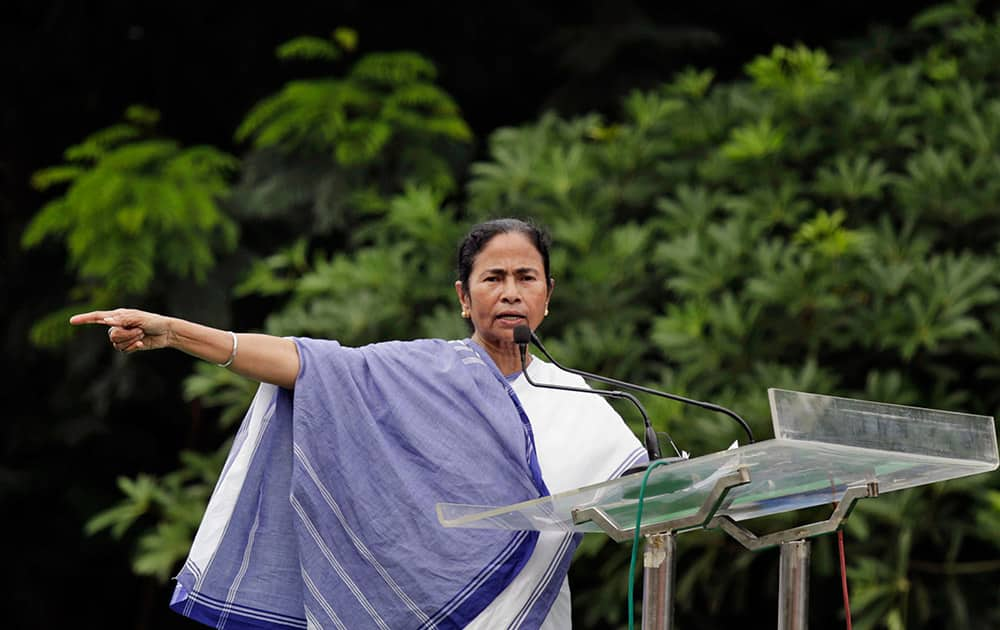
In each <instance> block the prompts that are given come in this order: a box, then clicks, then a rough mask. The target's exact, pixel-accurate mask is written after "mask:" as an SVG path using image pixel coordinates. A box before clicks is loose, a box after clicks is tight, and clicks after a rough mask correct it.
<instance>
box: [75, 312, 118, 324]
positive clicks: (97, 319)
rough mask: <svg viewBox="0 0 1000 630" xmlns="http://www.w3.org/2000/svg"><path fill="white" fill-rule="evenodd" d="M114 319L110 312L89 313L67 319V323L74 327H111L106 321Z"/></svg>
mask: <svg viewBox="0 0 1000 630" xmlns="http://www.w3.org/2000/svg"><path fill="white" fill-rule="evenodd" d="M113 317H114V313H113V312H112V311H90V312H89V313H79V314H77V315H74V316H73V317H70V318H69V323H70V324H72V325H74V326H80V325H81V324H105V325H108V326H110V325H112V324H111V323H109V322H108V319H111V318H113Z"/></svg>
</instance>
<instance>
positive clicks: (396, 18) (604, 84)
mask: <svg viewBox="0 0 1000 630" xmlns="http://www.w3.org/2000/svg"><path fill="white" fill-rule="evenodd" d="M932 4H933V3H931V2H902V3H900V2H897V3H892V2H877V1H871V0H869V1H867V2H855V1H848V2H843V1H842V2H815V3H807V2H774V1H762V2H731V3H726V2H704V1H703V2H697V3H691V2H689V3H683V4H680V3H672V2H666V1H662V2H648V1H647V2H611V1H603V2H592V3H541V2H506V3H475V2H462V3H459V2H409V3H399V4H398V5H397V4H393V3H387V2H359V1H354V0H351V1H341V2H327V3H305V2H280V3H270V4H266V5H256V6H255V5H254V4H253V3H235V2H211V1H206V2H191V1H180V2H173V3H137V2H125V1H122V0H117V1H108V2H90V3H86V2H76V1H70V0H66V1H62V2H47V3H46V2H43V3H34V2H28V1H26V0H16V1H14V2H8V3H5V7H4V13H5V14H6V17H5V19H3V20H2V24H0V46H2V47H3V50H2V52H0V69H2V73H0V76H2V78H3V81H2V85H3V88H2V94H3V96H2V97H0V138H2V140H0V216H2V220H3V230H4V237H5V238H4V248H3V252H2V255H3V261H2V266H0V323H2V325H3V331H4V332H3V334H4V341H5V343H6V359H7V365H8V368H9V370H8V374H9V375H8V377H7V378H6V379H5V381H4V386H3V387H4V389H5V392H4V395H3V398H4V402H5V403H6V404H5V407H6V408H7V409H6V411H7V418H6V419H5V420H3V421H0V422H2V424H0V438H2V441H0V513H2V514H3V515H4V520H5V522H6V523H7V524H8V526H11V525H13V531H10V532H8V533H7V535H5V536H4V537H3V540H4V548H5V550H6V553H5V556H6V559H7V563H6V570H5V572H4V573H5V575H6V577H5V579H6V580H9V581H11V584H10V585H9V586H7V587H4V596H3V600H4V601H5V604H6V605H5V606H4V607H3V608H5V609H8V610H9V611H11V612H13V614H12V615H5V616H4V617H5V621H4V622H3V625H4V627H13V628H19V627H26V628H27V627H39V628H43V627H91V626H94V625H99V626H100V627H109V628H110V627H139V628H165V627H193V626H194V624H193V623H192V622H188V621H186V620H184V619H182V618H180V617H178V616H176V615H172V614H171V613H169V612H166V609H165V605H166V600H167V598H168V597H169V592H170V586H169V585H167V586H165V587H164V586H160V585H158V584H156V583H154V582H152V581H147V580H139V579H137V578H135V577H133V576H132V574H131V572H130V569H129V556H128V549H129V547H128V544H131V541H130V542H129V543H127V544H123V543H121V542H116V541H114V540H112V539H111V537H110V536H108V535H107V534H106V533H102V534H99V535H97V536H95V537H85V536H84V534H83V532H82V524H83V522H84V521H85V520H86V518H87V517H88V516H89V515H91V514H92V513H93V512H94V511H96V510H99V509H103V508H106V507H107V506H109V505H110V504H111V503H113V502H114V501H115V500H116V497H117V491H116V489H115V486H114V479H115V478H116V477H117V476H118V475H134V474H136V473H138V472H140V471H148V472H151V473H157V474H159V473H163V472H165V471H168V470H171V469H173V468H174V467H175V466H176V453H177V451H178V450H179V449H180V448H183V447H188V446H191V445H190V444H185V443H184V437H183V436H182V435H176V434H174V433H173V431H174V429H176V427H177V426H178V425H177V423H176V422H170V421H164V418H169V417H171V416H173V415H175V414H181V415H185V414H186V415H191V413H192V410H191V409H190V408H187V407H185V406H184V404H183V403H182V402H181V401H180V400H179V393H178V392H157V391H151V392H149V394H148V400H149V403H150V405H149V406H148V407H143V408H142V409H136V410H134V411H135V417H134V421H135V422H136V423H142V424H143V425H145V426H147V427H148V426H150V424H149V423H153V424H155V423H162V430H161V434H160V435H159V436H158V437H157V436H155V435H154V437H153V438H152V439H158V440H159V443H158V444H156V445H152V446H151V445H149V444H143V445H141V446H138V447H137V449H136V451H137V452H142V453H150V452H155V453H157V459H156V461H148V460H145V461H139V460H138V459H137V458H136V457H135V456H133V455H132V454H130V453H120V452H110V451H109V449H108V447H107V443H108V441H105V440H102V438H101V435H102V432H103V431H107V430H108V429H107V428H106V427H103V428H102V427H96V428H95V427H92V426H86V425H81V426H78V427H77V426H75V425H73V424H72V423H73V415H74V414H73V412H72V409H73V407H74V405H77V404H82V403H80V401H73V400H61V399H60V392H61V389H62V388H61V386H60V384H59V383H52V382H50V381H48V380H47V379H46V374H45V371H46V367H45V366H46V365H47V362H50V361H52V360H53V356H54V354H53V353H51V352H46V351H40V350H37V349H34V348H32V347H31V346H30V345H29V343H28V341H27V330H28V327H29V326H30V324H31V323H32V318H33V317H35V316H40V315H42V314H44V313H46V312H48V311H49V310H51V309H54V308H55V307H58V306H60V305H61V304H60V303H59V301H60V300H62V298H63V296H64V295H65V291H66V289H67V288H68V287H69V286H70V285H71V281H70V280H71V279H70V278H68V277H66V275H65V269H64V252H63V251H62V250H61V249H59V248H58V247H55V246H43V247H40V248H38V249H36V250H32V251H30V252H23V251H22V250H21V248H20V245H19V240H20V235H21V232H22V231H23V228H24V226H25V224H26V223H27V221H28V220H29V219H30V218H31V217H32V216H33V215H34V213H35V212H37V211H38V209H39V208H40V207H41V205H42V204H43V203H44V202H45V201H46V199H47V198H48V197H47V196H46V195H44V194H41V193H38V192H35V191H33V190H32V189H31V188H30V186H29V179H30V176H31V173H32V172H34V171H35V170H37V169H39V168H43V167H45V166H50V165H53V164H56V163H59V162H60V161H61V156H62V152H63V150H64V149H65V148H66V147H67V146H69V145H70V144H73V143H76V142H78V141H80V140H81V139H82V138H83V137H84V136H86V135H87V134H89V133H91V132H93V131H95V130H97V129H101V128H104V127H107V126H109V125H111V124H114V123H115V122H117V121H119V120H120V119H121V115H122V113H123V111H124V109H125V108H126V107H127V106H128V105H130V104H133V103H142V104H145V105H148V106H151V107H154V108H157V109H159V110H160V111H161V112H162V119H161V124H160V127H159V128H160V130H161V132H162V133H163V134H165V135H166V136H169V137H172V138H175V139H177V140H178V141H180V142H181V143H182V144H185V145H190V144H200V143H209V144H213V145H215V146H217V147H219V148H221V149H223V150H226V151H230V152H232V153H234V154H237V155H239V154H240V153H241V151H242V147H240V146H237V145H236V144H235V143H234V141H233V139H232V136H233V132H234V130H235V129H236V127H237V125H238V124H239V122H240V120H241V119H242V117H243V115H244V114H245V113H246V112H247V111H248V110H249V108H250V107H251V106H252V105H253V104H254V103H255V102H257V101H258V100H259V99H261V98H262V97H264V96H266V95H268V94H271V93H273V92H274V91H276V90H277V89H279V88H280V87H281V85H282V84H283V83H284V82H285V81H287V80H288V79H291V78H294V77H298V76H302V75H303V74H304V73H305V74H308V73H318V72H321V71H328V67H326V66H323V67H317V68H310V67H309V66H308V65H306V66H300V65H288V64H283V63H280V62H278V61H277V60H276V59H275V58H274V49H275V47H276V46H277V45H279V44H280V43H282V42H284V41H286V40H287V39H289V38H291V37H294V36H297V35H304V34H311V35H318V36H325V35H327V34H329V33H330V32H331V31H332V29H334V28H335V27H338V26H348V27H352V28H355V29H356V30H357V31H358V33H359V34H360V50H361V51H362V52H371V51H382V50H399V49H410V50H416V51H418V52H421V53H423V54H424V55H426V56H427V57H429V58H430V59H431V60H433V61H434V62H435V63H436V64H437V66H438V68H439V71H440V76H439V83H440V84H441V85H442V86H443V87H444V88H445V90H447V91H448V92H449V93H450V94H451V95H452V96H453V97H454V98H455V100H456V101H457V102H458V104H459V105H460V106H461V108H462V110H463V112H464V114H465V117H466V119H467V120H468V121H469V123H470V124H471V125H472V127H473V130H474V132H475V134H476V138H477V140H476V147H475V152H476V155H477V156H478V157H479V158H483V157H485V141H486V139H487V137H488V135H489V133H490V132H491V131H492V130H494V129H496V128H498V127H500V126H504V125H516V124H519V123H521V122H524V121H528V120H531V119H533V118H535V117H537V116H538V115H539V114H540V113H542V112H543V111H544V110H546V109H549V108H552V109H556V110H558V111H559V112H561V113H563V114H572V113H580V112H586V111H600V112H603V113H605V114H607V115H608V116H614V115H615V114H616V111H617V104H618V102H619V100H620V98H621V96H622V95H623V94H625V93H627V92H628V90H630V89H632V88H636V87H645V86H650V85H655V84H656V83H659V82H662V81H664V80H667V79H669V78H670V77H671V76H672V75H673V74H674V73H675V72H676V71H678V70H680V69H682V68H684V67H686V66H695V67H698V68H708V67H710V68H713V69H715V70H716V72H717V76H718V77H719V78H721V79H729V78H735V77H738V76H740V75H741V73H742V68H743V66H744V64H745V63H747V62H749V61H750V60H751V59H752V58H753V56H755V55H757V54H761V53H766V52H768V51H769V50H770V49H771V48H772V47H773V46H774V45H775V44H785V45H792V44H794V43H796V42H803V43H805V44H806V45H808V46H810V47H824V48H826V49H827V50H828V51H831V52H833V51H835V50H836V46H835V43H836V42H839V41H843V40H846V39H851V38H857V37H863V36H865V37H876V38H877V37H878V28H877V25H879V24H884V25H903V24H905V23H906V22H908V21H909V20H910V19H911V18H912V16H913V15H915V14H916V13H918V12H919V11H920V10H922V9H923V8H926V7H928V6H931V5H932ZM102 349H103V350H106V348H103V347H102ZM65 360H66V361H70V362H72V361H73V358H72V357H69V358H66V359H65ZM159 366H160V368H161V369H163V370H177V371H178V372H179V373H181V372H183V371H184V370H186V369H187V364H186V363H185V362H184V360H183V358H180V357H178V358H176V359H175V360H172V361H167V360H165V359H163V360H161V361H160V362H159ZM60 373H61V372H60ZM80 378H86V375H80ZM67 389H68V390H71V389H72V388H67ZM109 397H110V393H109ZM86 404H87V405H90V404H91V402H90V401H87V402H86ZM106 404H112V405H113V403H106ZM53 409H57V410H58V409H63V410H65V412H64V413H61V414H60V415H63V416H64V417H50V416H51V415H52V410H53ZM121 412H122V410H120V409H117V410H116V413H121ZM195 412H196V410H195ZM116 430H119V431H120V430H125V431H127V430H128V429H127V427H126V428H116ZM136 435H137V439H142V440H146V441H148V440H150V439H151V438H150V437H149V433H142V434H141V437H140V433H139V432H137V433H136ZM120 437H121V436H118V439H116V442H117V443H119V444H120V443H123V442H122V440H121V439H120ZM8 607H9V608H8Z"/></svg>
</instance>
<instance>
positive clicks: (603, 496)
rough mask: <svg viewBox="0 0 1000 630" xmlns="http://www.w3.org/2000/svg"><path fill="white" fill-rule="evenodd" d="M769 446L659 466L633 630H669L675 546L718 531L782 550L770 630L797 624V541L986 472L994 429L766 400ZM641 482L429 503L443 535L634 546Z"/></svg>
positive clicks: (795, 398)
mask: <svg viewBox="0 0 1000 630" xmlns="http://www.w3.org/2000/svg"><path fill="white" fill-rule="evenodd" d="M768 395H769V399H770V404H771V418H772V422H773V425H774V436H775V437H774V439H770V440H765V441H762V442H758V443H755V444H750V445H747V446H742V447H740V448H735V449H731V450H727V451H722V452H718V453H712V454H709V455H704V456H701V457H695V458H692V459H684V460H679V461H677V462H674V463H670V464H668V465H661V466H659V467H657V468H655V469H654V470H652V471H650V473H649V475H648V478H647V480H646V487H645V489H644V500H643V507H642V521H641V526H640V530H639V535H641V536H643V537H644V538H645V541H646V546H645V552H644V554H643V560H644V589H643V607H642V615H643V628H644V629H649V628H661V629H668V628H670V627H671V626H672V624H673V620H672V616H673V614H672V613H673V584H674V573H675V572H674V545H675V539H674V536H675V535H676V534H678V533H681V532H684V531H688V530H692V529H722V530H723V531H725V532H726V533H727V534H729V535H730V536H732V537H733V538H735V539H736V540H738V541H739V542H740V543H741V544H743V545H744V546H745V547H747V548H748V549H752V550H757V549H763V548H767V547H773V546H779V547H780V548H781V562H780V579H779V602H778V627H779V628H780V629H782V630H803V629H804V628H805V627H806V624H807V604H808V579H807V578H808V564H809V547H808V542H807V539H808V538H810V537H813V536H818V535H821V534H826V533H830V532H833V531H836V530H837V529H838V528H840V527H841V526H842V525H843V521H844V519H845V518H846V517H847V516H848V514H849V513H850V511H851V509H852V508H853V507H854V504H855V502H856V501H857V500H858V499H861V498H866V497H874V496H877V495H878V494H880V493H886V492H893V491H895V490H902V489H904V488H912V487H914V486H922V485H927V484H931V483H936V482H939V481H944V480H947V479H955V478H958V477H966V476H969V475H976V474H980V473H984V472H989V471H992V470H996V468H997V465H998V454H997V438H996V428H995V423H994V420H993V418H992V417H989V416H978V415H971V414H964V413H954V412H949V411H940V410H934V409H924V408H919V407H907V406H901V405H890V404H885V403H877V402H868V401H863V400H854V399H849V398H839V397H835V396H822V395H818V394H808V393H803V392H794V391H788V390H780V389H771V390H768ZM644 476H645V475H643V474H633V475H629V476H627V477H623V478H620V479H614V480H612V481H608V482H605V483H601V484H596V485H592V486H587V487H583V488H578V489H575V490H570V491H568V492H562V493H559V494H556V495H552V496H548V497H542V498H540V499H536V500H533V501H527V502H524V503H518V504H515V505H503V506H494V505H461V504H454V503H439V504H438V506H437V511H438V519H439V521H440V522H441V524H442V525H444V526H445V527H480V528H501V529H528V530H540V531H560V532H584V533H586V532H603V533H605V534H607V535H608V536H610V537H611V538H612V539H614V540H616V541H626V540H631V539H632V538H633V537H634V536H635V535H636V532H635V524H636V514H637V511H638V509H639V502H638V499H639V494H640V490H641V485H642V480H643V477H644ZM825 504H836V509H834V510H833V513H832V515H831V517H830V518H829V519H828V520H826V521H823V522H819V523H812V524H809V525H803V526H800V527H795V528H793V529H789V530H785V531H781V532H775V533H771V534H768V535H765V536H757V535H755V534H754V533H753V532H751V531H749V530H748V529H746V528H745V527H744V526H743V525H741V524H740V522H741V521H746V520H748V519H753V518H757V517H761V516H767V515H770V514H777V513H781V512H788V511H792V510H798V509H802V508H807V507H814V506H818V505H825Z"/></svg>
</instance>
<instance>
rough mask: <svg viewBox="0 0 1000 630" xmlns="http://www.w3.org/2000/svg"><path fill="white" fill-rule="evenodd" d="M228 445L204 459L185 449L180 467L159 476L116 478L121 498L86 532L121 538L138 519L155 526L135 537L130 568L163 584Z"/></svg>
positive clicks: (181, 554)
mask: <svg viewBox="0 0 1000 630" xmlns="http://www.w3.org/2000/svg"><path fill="white" fill-rule="evenodd" d="M230 445H231V441H226V443H224V444H223V445H222V446H221V447H220V448H219V449H218V450H217V451H215V452H214V453H210V454H206V455H203V454H200V453H195V452H192V451H183V452H182V453H181V454H180V460H181V464H182V465H183V467H182V468H180V469H179V470H177V471H176V472H173V473H170V474H167V475H165V476H163V477H160V478H156V477H153V476H151V475H146V474H141V475H139V476H138V477H136V478H135V479H129V478H126V477H121V478H119V479H118V487H119V489H120V490H121V491H122V494H124V495H125V497H124V499H123V500H122V501H121V502H119V503H118V504H117V505H115V506H114V507H111V508H109V509H107V510H104V511H102V512H99V513H98V514H95V515H94V516H93V517H91V518H90V520H89V521H87V524H86V526H85V529H86V532H87V533H88V534H90V535H93V534H96V533H97V532H100V531H102V530H105V529H107V530H110V531H111V534H112V535H113V536H114V537H116V538H120V537H122V536H123V535H124V534H125V532H126V531H127V530H129V529H130V528H132V527H134V526H135V524H136V522H137V521H140V520H142V521H148V522H153V523H155V525H154V526H153V528H152V529H150V530H146V531H145V533H143V534H142V535H141V536H140V537H139V541H138V546H137V549H136V553H135V557H134V559H133V564H132V568H133V570H134V571H135V573H136V574H138V575H148V576H152V577H155V578H156V579H157V580H159V581H160V582H165V581H166V580H167V579H168V578H169V577H170V576H171V575H172V574H173V572H174V571H175V570H176V568H177V566H178V563H179V562H180V561H182V560H183V559H184V558H185V557H186V556H187V553H188V551H189V550H190V548H191V540H192V539H193V538H194V533H195V531H196V530H197V528H198V524H199V523H200V522H201V516H202V514H204V512H205V506H206V504H207V503H208V497H209V495H210V494H211V492H212V488H213V487H214V486H215V482H216V481H217V480H218V476H219V471H220V470H221V469H222V463H223V462H224V461H225V458H226V454H227V453H228V452H229V447H230Z"/></svg>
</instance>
